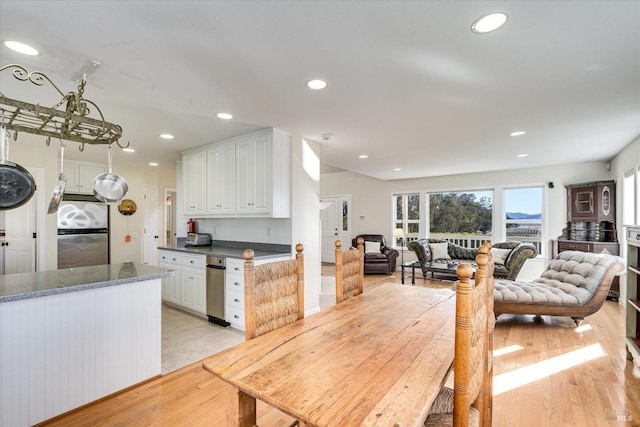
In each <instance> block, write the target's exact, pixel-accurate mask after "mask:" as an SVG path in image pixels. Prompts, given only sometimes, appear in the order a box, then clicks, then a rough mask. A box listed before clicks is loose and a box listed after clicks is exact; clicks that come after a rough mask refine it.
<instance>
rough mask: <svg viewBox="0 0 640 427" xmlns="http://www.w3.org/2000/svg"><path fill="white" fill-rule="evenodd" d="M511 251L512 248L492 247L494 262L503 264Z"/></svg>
mask: <svg viewBox="0 0 640 427" xmlns="http://www.w3.org/2000/svg"><path fill="white" fill-rule="evenodd" d="M510 253H511V249H500V248H491V254H492V255H493V263H494V264H503V265H504V262H505V261H506V260H507V257H508V256H509V254H510Z"/></svg>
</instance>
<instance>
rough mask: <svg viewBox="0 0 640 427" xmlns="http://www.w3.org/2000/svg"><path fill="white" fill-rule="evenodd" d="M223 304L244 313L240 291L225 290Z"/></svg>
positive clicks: (242, 297) (242, 295)
mask: <svg viewBox="0 0 640 427" xmlns="http://www.w3.org/2000/svg"><path fill="white" fill-rule="evenodd" d="M224 298H225V305H226V306H227V307H232V308H234V309H236V310H239V311H242V312H243V313H244V294H243V293H242V292H226V293H225V297H224Z"/></svg>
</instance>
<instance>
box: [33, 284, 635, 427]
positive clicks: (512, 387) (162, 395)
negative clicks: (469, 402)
mask: <svg viewBox="0 0 640 427" xmlns="http://www.w3.org/2000/svg"><path fill="white" fill-rule="evenodd" d="M386 281H397V282H399V281H400V279H399V275H396V277H393V276H386V275H367V276H365V292H366V288H371V287H373V286H376V285H378V284H379V283H382V282H386ZM416 284H417V285H421V284H424V285H428V286H434V287H444V286H448V284H447V283H443V282H426V283H425V282H423V281H421V280H416ZM572 325H573V321H572V320H571V319H569V318H562V317H548V316H543V317H538V318H536V317H533V316H513V315H502V316H501V317H500V318H499V319H498V322H497V325H496V333H495V339H494V340H495V350H496V351H497V352H500V351H507V350H511V351H510V352H507V353H505V354H503V355H497V356H496V357H495V359H494V360H495V368H494V370H495V382H494V389H495V392H496V395H495V397H494V409H493V425H494V426H496V427H513V426H522V427H540V426H567V427H570V426H576V427H585V426H626V427H629V426H640V374H639V373H634V372H633V364H632V363H631V362H630V361H628V360H626V350H625V347H624V310H623V308H622V306H620V305H618V304H617V303H615V302H612V301H607V302H606V303H605V305H604V307H603V309H601V310H600V311H599V312H597V313H596V314H595V315H593V316H589V317H587V318H586V319H585V321H584V323H583V325H584V326H583V328H582V329H580V330H576V328H575V327H573V326H572ZM223 385H224V383H223V382H222V381H220V380H218V379H216V378H215V377H213V376H212V375H211V374H209V373H207V372H205V371H204V370H203V369H202V368H201V366H200V363H195V364H193V365H190V366H187V367H185V368H183V369H180V370H178V371H175V372H172V373H170V374H168V375H165V376H163V377H161V378H159V379H157V380H153V381H150V382H148V383H146V384H143V385H140V386H138V387H135V388H132V389H130V390H128V391H126V392H123V393H120V394H117V395H114V396H111V397H109V398H106V399H104V400H101V401H99V402H96V403H94V404H91V405H88V406H86V407H84V408H81V409H80V410H77V411H75V412H71V413H69V414H66V415H63V416H61V417H58V418H56V419H54V420H51V421H49V422H46V423H43V425H48V426H221V425H224V420H225V396H224V387H223ZM258 422H259V424H260V426H262V427H265V426H285V425H288V424H289V423H290V422H291V418H290V417H288V416H287V415H285V414H283V413H281V412H279V411H277V410H275V409H272V408H270V407H268V406H267V405H265V404H262V403H261V402H258Z"/></svg>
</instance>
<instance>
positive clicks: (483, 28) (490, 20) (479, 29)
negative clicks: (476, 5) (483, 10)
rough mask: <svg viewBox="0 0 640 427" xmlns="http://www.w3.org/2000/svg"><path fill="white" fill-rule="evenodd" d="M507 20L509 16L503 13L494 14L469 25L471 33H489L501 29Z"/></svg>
mask: <svg viewBox="0 0 640 427" xmlns="http://www.w3.org/2000/svg"><path fill="white" fill-rule="evenodd" d="M507 19H509V15H507V14H506V13H505V12H494V13H491V14H489V15H485V16H483V17H480V18H478V19H476V21H475V22H474V23H473V24H471V31H473V32H474V33H477V34H485V33H490V32H491V31H495V30H497V29H498V28H500V27H502V26H503V25H504V24H505V23H506V22H507Z"/></svg>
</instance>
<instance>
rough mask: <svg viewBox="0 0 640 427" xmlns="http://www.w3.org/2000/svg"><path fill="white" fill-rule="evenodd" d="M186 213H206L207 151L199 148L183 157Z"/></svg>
mask: <svg viewBox="0 0 640 427" xmlns="http://www.w3.org/2000/svg"><path fill="white" fill-rule="evenodd" d="M182 173H183V180H182V182H183V195H184V213H185V214H186V215H202V214H205V213H206V191H207V190H206V188H207V151H206V150H198V151H194V152H191V153H189V154H186V155H184V156H183V158H182Z"/></svg>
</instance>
